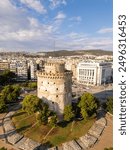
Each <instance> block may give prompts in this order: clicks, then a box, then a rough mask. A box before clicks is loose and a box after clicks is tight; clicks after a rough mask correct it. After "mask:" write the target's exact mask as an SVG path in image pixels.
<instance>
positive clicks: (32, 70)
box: [28, 60, 37, 80]
mask: <svg viewBox="0 0 130 150" xmlns="http://www.w3.org/2000/svg"><path fill="white" fill-rule="evenodd" d="M28 65H29V72H30V79H31V80H36V78H37V77H36V71H37V64H36V62H35V61H32V60H31V61H30V62H29V64H28Z"/></svg>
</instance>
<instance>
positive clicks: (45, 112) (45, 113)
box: [37, 103, 51, 124]
mask: <svg viewBox="0 0 130 150" xmlns="http://www.w3.org/2000/svg"><path fill="white" fill-rule="evenodd" d="M50 113H51V112H50V110H49V107H48V105H47V104H46V103H42V107H41V109H39V111H38V114H37V121H38V122H39V123H43V124H47V123H48V117H49V115H50Z"/></svg>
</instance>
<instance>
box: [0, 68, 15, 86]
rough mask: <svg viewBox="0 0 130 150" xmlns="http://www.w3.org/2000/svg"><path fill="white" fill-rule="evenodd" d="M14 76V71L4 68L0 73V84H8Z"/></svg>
mask: <svg viewBox="0 0 130 150" xmlns="http://www.w3.org/2000/svg"><path fill="white" fill-rule="evenodd" d="M15 77H16V75H15V73H13V72H11V71H10V70H4V72H3V73H1V74H0V84H2V85H4V84H8V83H10V82H12V79H14V78H15Z"/></svg>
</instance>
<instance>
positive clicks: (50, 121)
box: [49, 114, 57, 127]
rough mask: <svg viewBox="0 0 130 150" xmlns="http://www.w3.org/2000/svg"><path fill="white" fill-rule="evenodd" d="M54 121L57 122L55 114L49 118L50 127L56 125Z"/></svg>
mask: <svg viewBox="0 0 130 150" xmlns="http://www.w3.org/2000/svg"><path fill="white" fill-rule="evenodd" d="M56 123H57V116H56V114H55V115H53V116H51V117H50V118H49V125H50V126H51V127H56Z"/></svg>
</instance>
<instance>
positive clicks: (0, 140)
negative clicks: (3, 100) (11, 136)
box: [0, 113, 18, 150]
mask: <svg viewBox="0 0 130 150" xmlns="http://www.w3.org/2000/svg"><path fill="white" fill-rule="evenodd" d="M5 115H6V114H5V113H2V114H0V148H2V147H5V148H7V150H18V149H17V148H16V147H14V146H13V145H11V144H9V143H6V138H5V134H4V131H3V118H4V116H5Z"/></svg>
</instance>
